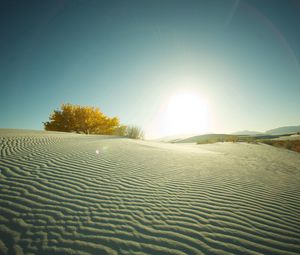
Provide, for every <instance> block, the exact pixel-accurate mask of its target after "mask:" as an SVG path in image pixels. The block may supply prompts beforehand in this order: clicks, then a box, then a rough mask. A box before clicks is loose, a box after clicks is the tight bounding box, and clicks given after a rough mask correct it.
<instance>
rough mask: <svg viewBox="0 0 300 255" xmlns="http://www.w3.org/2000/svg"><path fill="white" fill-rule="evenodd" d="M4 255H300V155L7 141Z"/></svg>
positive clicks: (30, 135)
mask: <svg viewBox="0 0 300 255" xmlns="http://www.w3.org/2000/svg"><path fill="white" fill-rule="evenodd" d="M0 169H1V173H0V185H1V186H0V210H1V214H0V237H1V238H0V239H1V241H0V254H133V255H134V254H139V255H141V254H172V255H173V254H174V255H175V254H178V255H179V254H181V255H182V254H218V255H219V254H228V255H229V254H274V255H275V254H280V255H282V254H300V154H299V153H296V152H292V151H288V150H285V149H279V148H275V147H271V146H268V145H262V144H246V143H235V144H234V143H223V144H220V143H218V144H209V145H186V144H163V143H159V142H148V141H134V140H129V139H125V138H118V137H108V136H91V135H90V136H89V135H78V134H67V133H59V132H56V133H55V132H42V131H41V132H38V131H35V132H34V131H25V130H7V129H2V130H0Z"/></svg>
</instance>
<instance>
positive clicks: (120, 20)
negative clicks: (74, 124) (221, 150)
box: [0, 0, 300, 135]
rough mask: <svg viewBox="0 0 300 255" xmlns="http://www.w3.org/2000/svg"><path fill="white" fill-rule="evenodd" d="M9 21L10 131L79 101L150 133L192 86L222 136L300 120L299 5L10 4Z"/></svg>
mask: <svg viewBox="0 0 300 255" xmlns="http://www.w3.org/2000/svg"><path fill="white" fill-rule="evenodd" d="M0 21H1V22H0V38H1V40H0V53H1V58H0V86H1V101H0V109H1V110H0V127H7V128H27V129H42V128H43V126H42V122H43V121H47V119H48V116H49V114H50V112H51V111H52V110H54V109H57V108H58V107H59V106H60V104H61V103H63V102H65V103H67V102H69V103H73V104H80V105H92V106H97V107H100V109H101V110H102V111H103V112H104V113H105V114H107V115H109V116H118V117H119V118H120V120H121V122H123V123H124V124H135V125H139V126H141V127H143V128H144V129H145V130H147V129H148V127H149V125H150V124H149V123H152V122H153V119H155V118H156V116H157V115H158V114H159V111H160V109H161V107H162V105H163V104H165V102H166V100H168V98H169V97H170V95H171V94H172V93H173V91H176V90H177V89H182V88H184V89H185V88H188V89H193V90H197V92H198V93H200V94H201V95H202V97H203V98H205V102H206V104H207V107H208V108H209V112H210V115H211V123H210V131H211V132H232V131H237V130H244V129H250V130H257V131H264V130H267V129H270V128H275V127H278V126H285V125H299V124H300V117H299V116H300V115H299V109H300V100H299V95H300V65H299V57H300V30H299V27H300V2H299V1H289V0H287V1H276V0H274V1H246V0H244V1H242V0H241V1H236V0H222V1H221V0H220V1H214V0H212V1H175V0H172V1H171V0H170V1H83V0H81V1H75V0H74V1H7V2H5V1H1V3H0ZM179 117H180V116H179ZM152 124H153V123H152ZM155 124H156V125H159V123H155ZM154 133H155V132H153V134H154ZM157 135H158V134H157Z"/></svg>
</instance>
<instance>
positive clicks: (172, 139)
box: [153, 135, 191, 143]
mask: <svg viewBox="0 0 300 255" xmlns="http://www.w3.org/2000/svg"><path fill="white" fill-rule="evenodd" d="M188 137H191V135H172V136H165V137H162V138H158V139H154V140H153V141H156V142H164V143H172V142H177V141H180V140H182V139H186V138H188Z"/></svg>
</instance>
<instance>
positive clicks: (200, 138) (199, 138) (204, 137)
mask: <svg viewBox="0 0 300 255" xmlns="http://www.w3.org/2000/svg"><path fill="white" fill-rule="evenodd" d="M221 136H222V137H223V136H230V135H226V134H205V135H196V136H192V137H188V138H186V139H182V140H178V141H175V142H176V143H197V142H201V141H203V140H208V139H212V138H215V137H221Z"/></svg>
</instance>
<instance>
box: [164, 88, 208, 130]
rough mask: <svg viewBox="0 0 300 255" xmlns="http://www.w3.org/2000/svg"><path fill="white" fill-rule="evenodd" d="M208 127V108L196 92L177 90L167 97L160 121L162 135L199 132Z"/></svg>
mask: <svg viewBox="0 0 300 255" xmlns="http://www.w3.org/2000/svg"><path fill="white" fill-rule="evenodd" d="M208 127H209V114H208V108H207V105H206V103H205V102H204V100H203V99H202V98H201V96H200V95H199V94H198V93H197V92H193V91H178V92H176V93H175V94H174V95H172V96H171V97H170V98H169V100H168V102H167V104H166V107H165V112H164V117H163V123H162V133H163V134H164V135H181V134H201V133H204V132H205V131H207V130H208Z"/></svg>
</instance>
